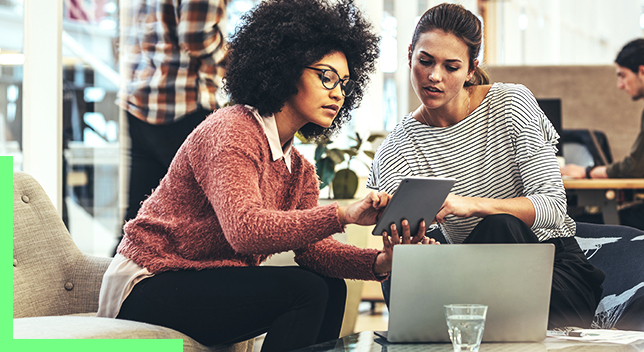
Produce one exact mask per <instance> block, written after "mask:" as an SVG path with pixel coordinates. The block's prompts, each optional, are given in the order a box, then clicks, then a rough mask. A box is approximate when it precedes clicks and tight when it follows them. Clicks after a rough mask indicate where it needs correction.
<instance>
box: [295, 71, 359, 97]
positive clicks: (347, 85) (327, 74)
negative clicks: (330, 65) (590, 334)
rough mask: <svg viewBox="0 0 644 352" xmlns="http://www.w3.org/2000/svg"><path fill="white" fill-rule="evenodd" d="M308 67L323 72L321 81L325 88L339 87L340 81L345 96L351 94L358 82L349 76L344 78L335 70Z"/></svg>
mask: <svg viewBox="0 0 644 352" xmlns="http://www.w3.org/2000/svg"><path fill="white" fill-rule="evenodd" d="M306 68H309V69H311V70H316V71H320V72H321V74H320V75H319V76H320V81H322V85H323V86H324V88H326V89H328V90H332V89H334V88H335V87H337V86H338V83H339V84H340V88H341V90H342V95H343V96H345V97H346V96H348V95H351V93H353V88H354V86H355V84H356V82H354V81H353V80H352V79H349V78H345V79H342V78H340V75H339V74H338V73H337V72H335V71H333V70H327V69H323V68H317V67H309V66H307V67H306Z"/></svg>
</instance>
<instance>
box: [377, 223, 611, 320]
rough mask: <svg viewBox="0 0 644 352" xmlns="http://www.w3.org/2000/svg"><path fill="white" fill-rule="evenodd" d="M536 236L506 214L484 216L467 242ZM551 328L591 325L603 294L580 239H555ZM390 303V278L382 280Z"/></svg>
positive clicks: (598, 275) (521, 239)
mask: <svg viewBox="0 0 644 352" xmlns="http://www.w3.org/2000/svg"><path fill="white" fill-rule="evenodd" d="M538 242H539V240H538V239H537V236H536V235H535V234H534V232H532V230H531V229H530V227H528V226H527V225H526V224H525V223H524V222H523V221H521V220H519V219H518V218H516V217H514V216H512V215H507V214H499V215H490V216H487V217H485V218H484V219H483V220H481V222H479V224H478V225H477V226H476V227H475V228H474V230H472V232H471V233H470V234H469V236H468V237H467V238H466V239H465V241H464V243H538ZM546 243H553V244H554V245H555V262H554V268H553V278H552V291H551V296H550V314H549V318H548V328H549V329H552V328H555V327H565V326H575V327H583V328H589V327H590V325H591V323H592V321H593V317H594V314H595V310H596V309H597V305H598V304H599V300H600V299H601V295H602V286H601V284H602V282H603V281H604V277H605V275H604V273H603V272H602V271H601V270H599V269H598V268H596V267H595V266H593V265H592V264H590V263H589V262H588V259H586V256H585V255H584V253H583V252H582V251H581V249H580V248H579V245H578V244H577V241H576V240H575V239H574V238H572V237H570V238H556V239H551V240H548V241H546ZM382 290H383V295H384V296H385V302H386V303H387V305H388V304H389V290H390V281H389V280H386V281H384V282H383V283H382Z"/></svg>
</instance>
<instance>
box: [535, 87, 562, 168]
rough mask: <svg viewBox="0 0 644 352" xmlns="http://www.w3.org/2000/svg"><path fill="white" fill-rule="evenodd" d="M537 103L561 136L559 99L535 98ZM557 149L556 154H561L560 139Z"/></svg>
mask: <svg viewBox="0 0 644 352" xmlns="http://www.w3.org/2000/svg"><path fill="white" fill-rule="evenodd" d="M537 103H538V104H539V107H541V110H543V112H544V113H545V114H546V116H547V117H548V120H550V123H552V125H553V126H554V127H555V130H557V133H558V134H559V135H560V136H561V99H559V98H548V99H537ZM557 149H558V150H557V156H562V155H563V148H562V145H561V141H560V142H559V143H558V144H557Z"/></svg>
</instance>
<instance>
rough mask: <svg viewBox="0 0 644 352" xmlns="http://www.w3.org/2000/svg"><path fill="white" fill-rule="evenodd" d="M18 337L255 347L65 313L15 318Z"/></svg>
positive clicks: (199, 351)
mask: <svg viewBox="0 0 644 352" xmlns="http://www.w3.org/2000/svg"><path fill="white" fill-rule="evenodd" d="M13 338H14V339H182V340H183V350H184V352H187V351H194V352H215V351H216V352H247V351H252V348H253V340H252V339H251V340H248V341H244V342H240V343H237V344H234V345H224V346H212V347H206V346H203V345H201V344H199V343H198V342H197V341H195V340H193V339H192V338H190V337H188V336H186V335H184V334H182V333H180V332H178V331H176V330H173V329H169V328H165V327H162V326H157V325H152V324H146V323H140V322H136V321H130V320H122V319H111V318H98V317H94V316H81V315H75V316H70V315H65V316H47V317H32V318H18V319H14V320H13Z"/></svg>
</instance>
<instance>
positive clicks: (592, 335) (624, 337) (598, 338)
mask: <svg viewBox="0 0 644 352" xmlns="http://www.w3.org/2000/svg"><path fill="white" fill-rule="evenodd" d="M575 332H580V333H582V336H569V335H550V334H549V335H547V338H546V340H545V342H553V343H556V342H557V341H561V340H566V341H578V342H597V343H613V344H620V345H630V344H633V343H636V342H638V341H639V342H641V343H644V331H628V330H603V329H580V330H575Z"/></svg>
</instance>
